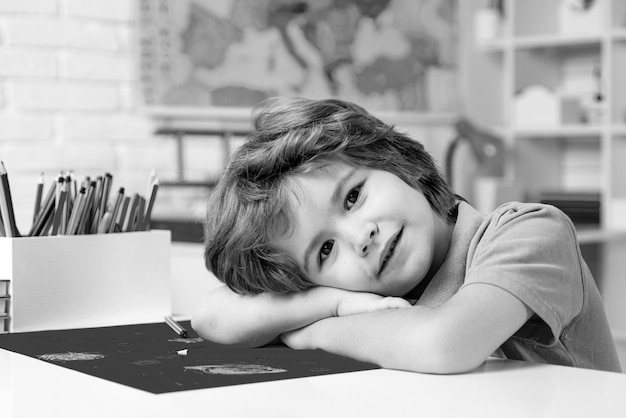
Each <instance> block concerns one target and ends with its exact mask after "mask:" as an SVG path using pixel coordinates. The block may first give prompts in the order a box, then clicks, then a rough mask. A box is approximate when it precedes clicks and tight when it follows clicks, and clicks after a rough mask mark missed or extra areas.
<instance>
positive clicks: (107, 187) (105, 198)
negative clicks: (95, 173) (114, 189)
mask: <svg viewBox="0 0 626 418" xmlns="http://www.w3.org/2000/svg"><path fill="white" fill-rule="evenodd" d="M112 183H113V176H112V175H111V173H104V187H103V190H102V202H101V203H100V214H101V215H102V216H104V214H105V212H106V210H107V203H109V193H110V192H111V184H112Z"/></svg>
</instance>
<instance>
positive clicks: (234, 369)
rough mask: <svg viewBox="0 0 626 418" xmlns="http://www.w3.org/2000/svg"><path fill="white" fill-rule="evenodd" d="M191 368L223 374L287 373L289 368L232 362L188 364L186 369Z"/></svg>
mask: <svg viewBox="0 0 626 418" xmlns="http://www.w3.org/2000/svg"><path fill="white" fill-rule="evenodd" d="M187 370H191V371H193V372H195V373H199V374H221V375H246V374H268V373H285V372H287V370H285V369H280V368H277V367H271V366H266V365H264V364H249V363H231V364H207V365H203V366H186V367H185V371H187Z"/></svg>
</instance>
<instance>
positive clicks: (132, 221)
mask: <svg viewBox="0 0 626 418" xmlns="http://www.w3.org/2000/svg"><path fill="white" fill-rule="evenodd" d="M137 206H139V195H138V194H137V193H135V194H133V201H132V203H131V206H130V214H129V215H128V223H126V228H125V232H132V231H133V228H134V227H135V218H136V217H137Z"/></svg>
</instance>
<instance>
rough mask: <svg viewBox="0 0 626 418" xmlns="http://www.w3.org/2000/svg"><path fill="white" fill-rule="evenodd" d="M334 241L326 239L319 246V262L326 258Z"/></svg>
mask: <svg viewBox="0 0 626 418" xmlns="http://www.w3.org/2000/svg"><path fill="white" fill-rule="evenodd" d="M334 244H335V243H334V241H332V240H328V241H325V242H324V243H323V244H322V248H320V263H321V264H323V263H324V260H326V259H327V258H328V256H329V255H330V253H331V251H332V250H333V245H334Z"/></svg>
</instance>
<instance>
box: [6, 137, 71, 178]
mask: <svg viewBox="0 0 626 418" xmlns="http://www.w3.org/2000/svg"><path fill="white" fill-rule="evenodd" d="M61 154H62V153H61V150H60V148H59V147H55V146H54V145H53V144H52V141H40V142H29V143H27V144H15V143H13V144H11V145H9V146H7V147H5V148H4V149H3V152H2V159H3V161H4V164H5V165H6V168H7V171H8V172H9V173H23V172H38V173H39V172H42V171H49V172H55V173H57V172H58V171H59V170H61V169H62V168H63V165H62V160H61Z"/></svg>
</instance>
